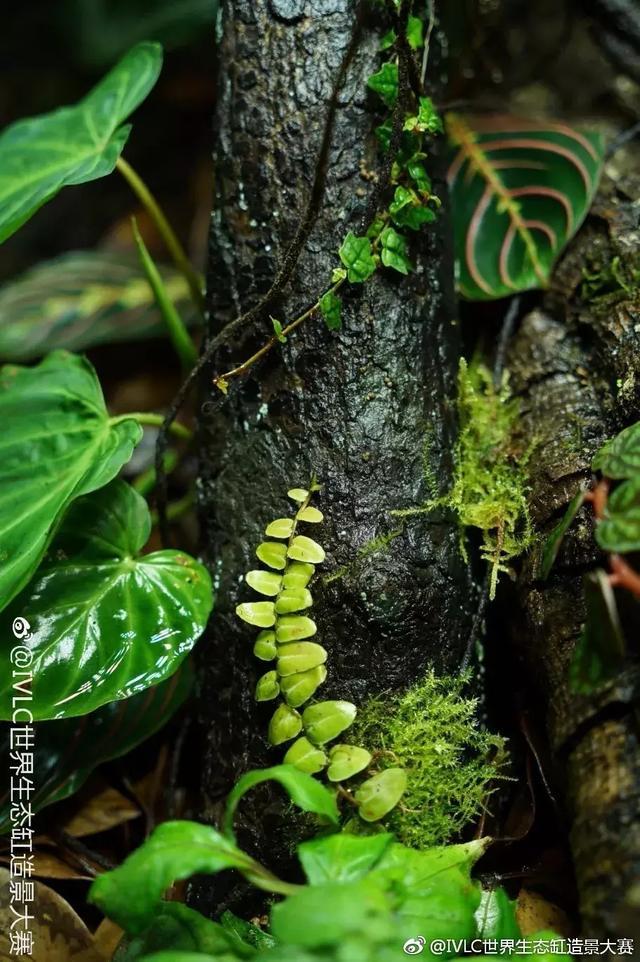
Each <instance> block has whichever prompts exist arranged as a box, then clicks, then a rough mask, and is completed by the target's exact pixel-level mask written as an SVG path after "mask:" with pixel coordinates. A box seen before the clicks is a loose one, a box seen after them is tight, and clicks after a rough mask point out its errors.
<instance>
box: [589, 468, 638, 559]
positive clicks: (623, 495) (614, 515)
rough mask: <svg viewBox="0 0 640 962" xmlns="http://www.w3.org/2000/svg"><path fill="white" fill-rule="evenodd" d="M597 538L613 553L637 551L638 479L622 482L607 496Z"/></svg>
mask: <svg viewBox="0 0 640 962" xmlns="http://www.w3.org/2000/svg"><path fill="white" fill-rule="evenodd" d="M596 541H597V542H598V544H599V545H600V547H601V548H602V550H603V551H609V552H611V553H615V554H625V553H628V552H630V551H640V479H638V478H636V479H635V480H633V481H624V482H623V483H622V484H620V485H618V487H617V488H616V489H615V491H614V492H613V493H612V494H611V495H610V496H609V498H608V499H607V506H606V508H605V512H604V517H603V519H602V521H599V522H598V524H597V525H596Z"/></svg>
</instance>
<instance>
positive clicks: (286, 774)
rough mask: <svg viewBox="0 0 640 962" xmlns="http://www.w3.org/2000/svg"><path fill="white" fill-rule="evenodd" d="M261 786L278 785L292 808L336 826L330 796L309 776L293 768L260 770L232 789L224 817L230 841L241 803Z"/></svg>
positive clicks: (336, 816)
mask: <svg viewBox="0 0 640 962" xmlns="http://www.w3.org/2000/svg"><path fill="white" fill-rule="evenodd" d="M263 782H278V783H279V784H280V785H282V787H283V788H284V790H285V791H286V793H287V795H288V796H289V798H290V799H291V801H292V802H293V804H294V805H297V806H298V808H301V809H302V811H303V812H313V813H314V814H315V815H321V816H322V817H323V818H326V819H328V820H329V821H330V822H331V823H332V824H334V825H337V824H338V822H339V817H338V808H337V805H336V800H335V798H334V796H333V793H332V792H330V791H329V790H328V789H326V788H325V787H324V785H321V784H320V782H319V781H317V780H316V779H315V778H312V777H311V775H307V774H306V773H305V772H301V771H299V770H298V769H297V768H294V767H293V765H274V766H273V767H272V768H259V769H256V771H253V772H247V774H246V775H243V776H242V778H241V779H240V780H239V781H238V782H237V783H236V784H235V785H234V787H233V788H232V790H231V792H230V793H229V797H228V799H227V810H226V813H225V817H224V833H225V835H227V836H228V837H229V838H233V817H234V815H235V811H236V808H237V807H238V803H239V801H240V799H241V798H242V796H243V795H246V794H247V792H248V791H250V790H251V789H252V788H254V787H255V786H256V785H261V784H262V783H263Z"/></svg>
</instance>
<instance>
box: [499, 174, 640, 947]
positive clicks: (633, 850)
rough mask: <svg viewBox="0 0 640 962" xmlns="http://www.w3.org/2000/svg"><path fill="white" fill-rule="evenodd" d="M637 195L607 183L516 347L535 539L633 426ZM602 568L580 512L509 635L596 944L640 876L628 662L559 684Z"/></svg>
mask: <svg viewBox="0 0 640 962" xmlns="http://www.w3.org/2000/svg"><path fill="white" fill-rule="evenodd" d="M636 196H637V187H636V186H634V184H632V183H627V184H626V185H625V184H623V183H619V184H618V185H617V189H616V188H614V186H613V185H612V184H610V183H609V184H608V185H607V186H606V188H605V189H604V191H603V193H602V194H601V196H600V198H599V201H598V203H597V204H596V208H595V210H594V213H593V215H592V216H591V217H590V218H589V220H588V221H587V223H586V225H585V226H584V228H583V229H582V231H581V232H580V234H579V236H578V238H577V239H576V241H575V242H574V244H573V245H572V248H571V250H570V252H569V253H568V254H567V256H566V257H565V259H564V261H563V262H562V264H561V265H560V267H559V269H558V271H557V273H556V277H555V282H554V289H553V290H552V291H551V292H550V293H549V294H548V295H547V297H546V299H545V304H544V309H543V310H538V311H535V312H534V313H532V314H530V315H529V316H528V317H527V318H526V319H525V321H524V323H523V325H522V327H521V329H520V331H519V334H518V336H517V338H516V339H515V342H514V344H513V348H512V351H511V357H510V367H511V370H512V374H513V377H512V384H513V387H514V389H515V391H516V392H517V393H519V394H521V396H522V399H523V431H524V432H525V434H526V435H527V438H528V440H529V441H531V442H533V443H534V444H535V454H534V456H533V457H532V459H531V467H532V478H531V484H532V504H531V510H532V516H533V520H534V522H535V523H536V524H537V525H539V527H540V528H541V530H542V532H543V533H548V532H549V531H550V530H551V529H552V528H553V526H554V525H555V524H556V523H557V522H558V520H559V518H560V517H561V515H562V512H563V510H564V508H565V507H566V504H567V503H568V501H569V500H570V499H571V497H572V496H573V495H574V494H575V493H576V491H577V490H578V488H580V487H586V486H587V485H588V484H589V483H590V482H591V479H592V474H591V461H592V458H593V455H594V454H595V452H596V450H597V449H598V447H599V446H600V445H601V444H602V443H603V441H605V440H606V439H607V438H609V437H611V436H612V435H613V434H615V433H617V431H619V430H620V429H621V428H622V427H625V426H626V425H627V424H629V423H632V422H634V421H636V420H638V418H640V290H639V289H638V285H637V274H636V275H635V276H636V281H634V279H633V278H634V271H637V267H638V263H639V260H640V257H639V255H640V235H639V234H638V231H637V213H636V211H637V208H636V201H635V198H636ZM614 259H615V260H614ZM612 265H613V269H612ZM585 273H587V274H588V275H589V277H590V278H591V280H590V282H589V283H588V284H587V283H586V282H585ZM603 562H604V559H603V558H602V556H600V555H599V553H598V550H597V548H596V545H595V541H594V538H593V520H592V512H591V510H590V508H588V507H587V506H585V507H584V508H583V509H582V510H581V512H580V514H579V515H578V518H577V520H576V522H575V523H574V524H573V526H572V528H571V529H570V532H569V534H568V536H567V538H566V539H565V542H564V544H563V547H562V549H561V552H560V555H559V557H558V560H557V562H556V564H555V566H554V568H553V570H552V573H551V575H550V577H549V578H548V580H546V581H542V580H541V579H540V554H539V552H538V553H537V554H536V555H535V556H534V557H533V558H532V559H531V561H530V563H528V564H527V566H526V569H525V571H524V572H523V575H522V578H521V581H520V586H519V591H520V597H521V601H522V608H523V623H522V624H519V625H518V626H517V631H516V632H515V635H514V637H515V638H516V639H517V642H518V643H519V644H520V645H521V647H522V649H523V651H524V654H525V657H526V660H527V663H528V665H529V667H530V669H531V670H532V676H531V677H532V679H533V682H534V684H535V686H536V687H537V695H538V696H539V698H540V701H541V702H542V704H543V705H544V706H546V717H547V728H548V733H549V739H550V743H551V748H552V750H553V755H554V759H555V767H556V775H557V779H558V783H559V785H560V787H561V789H562V792H563V794H564V798H565V801H566V808H567V814H568V816H569V820H570V842H571V847H572V851H573V856H574V863H575V870H576V876H577V881H578V888H579V894H580V905H581V912H582V921H583V926H584V933H585V934H586V935H591V936H595V937H598V938H600V939H602V938H604V937H607V936H620V937H629V935H630V932H629V924H628V919H629V916H630V909H629V908H625V906H626V905H627V900H628V898H629V896H630V893H631V890H632V887H633V886H634V884H637V883H638V880H639V879H640V741H639V729H638V714H637V704H638V696H639V694H640V690H639V688H638V672H637V668H634V666H633V664H632V663H630V664H629V666H628V669H627V670H626V671H625V672H624V673H623V674H622V675H621V676H620V677H619V678H617V679H616V680H615V681H614V682H613V683H612V684H610V685H607V686H605V687H604V688H603V690H602V691H601V692H599V693H598V695H597V696H594V697H586V696H575V695H572V694H571V691H570V687H569V684H568V668H569V664H570V661H571V657H572V653H573V650H574V648H575V645H576V641H577V639H578V636H579V634H580V630H581V626H582V623H583V621H584V615H585V612H584V603H583V589H582V578H583V574H584V573H585V571H588V570H589V569H591V568H593V567H595V566H596V565H597V564H602V563H603ZM625 618H626V630H627V633H628V634H629V638H630V641H631V645H630V648H631V650H632V651H635V655H636V657H637V644H636V643H637V638H638V628H639V627H640V620H639V618H638V611H637V604H635V605H631V606H628V610H626V614H625Z"/></svg>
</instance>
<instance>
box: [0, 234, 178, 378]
mask: <svg viewBox="0 0 640 962" xmlns="http://www.w3.org/2000/svg"><path fill="white" fill-rule="evenodd" d="M161 275H162V278H163V280H164V283H165V286H166V288H167V291H168V292H169V294H170V295H171V298H172V300H173V302H174V303H175V305H176V307H177V308H178V310H179V311H180V312H181V313H182V314H183V316H185V317H186V318H187V320H188V323H190V324H191V323H195V321H196V320H197V318H196V317H195V314H194V311H193V305H192V304H191V301H190V296H189V288H188V285H187V282H186V281H185V279H184V277H183V276H182V275H181V274H179V273H178V271H176V270H175V269H173V268H171V267H163V268H162V269H161ZM164 336H166V326H165V323H164V321H163V319H162V317H161V316H160V313H159V311H158V308H157V307H156V303H155V300H154V297H153V292H152V291H151V288H150V287H149V284H148V283H147V280H146V278H145V277H144V276H143V275H142V273H141V272H140V263H139V261H138V258H137V257H134V256H132V255H127V254H114V253H112V252H109V251H79V252H78V251H72V252H71V253H68V254H63V255H62V256H61V257H56V258H54V259H53V260H50V261H45V262H44V263H42V264H38V265H37V266H36V267H33V268H31V270H29V271H27V272H26V273H24V274H22V275H21V276H20V277H18V278H16V279H15V280H12V281H10V282H9V283H8V284H5V285H4V286H3V287H2V288H0V355H1V356H2V357H3V358H4V359H5V360H8V361H29V360H31V359H32V358H36V357H40V356H41V355H43V354H46V353H47V351H52V350H54V349H55V348H59V347H64V348H66V349H67V350H69V351H81V350H84V348H87V347H93V346H94V345H95V344H104V343H106V342H108V343H113V342H115V341H134V340H143V339H146V338H150V337H164Z"/></svg>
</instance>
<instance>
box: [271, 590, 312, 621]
mask: <svg viewBox="0 0 640 962" xmlns="http://www.w3.org/2000/svg"><path fill="white" fill-rule="evenodd" d="M312 604H313V598H312V597H311V592H310V591H308V590H307V589H306V588H288V589H285V590H284V591H282V592H281V593H280V594H279V595H278V598H277V600H276V613H277V614H279V615H289V614H292V613H293V612H294V611H304V610H305V608H310V607H311V606H312Z"/></svg>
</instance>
